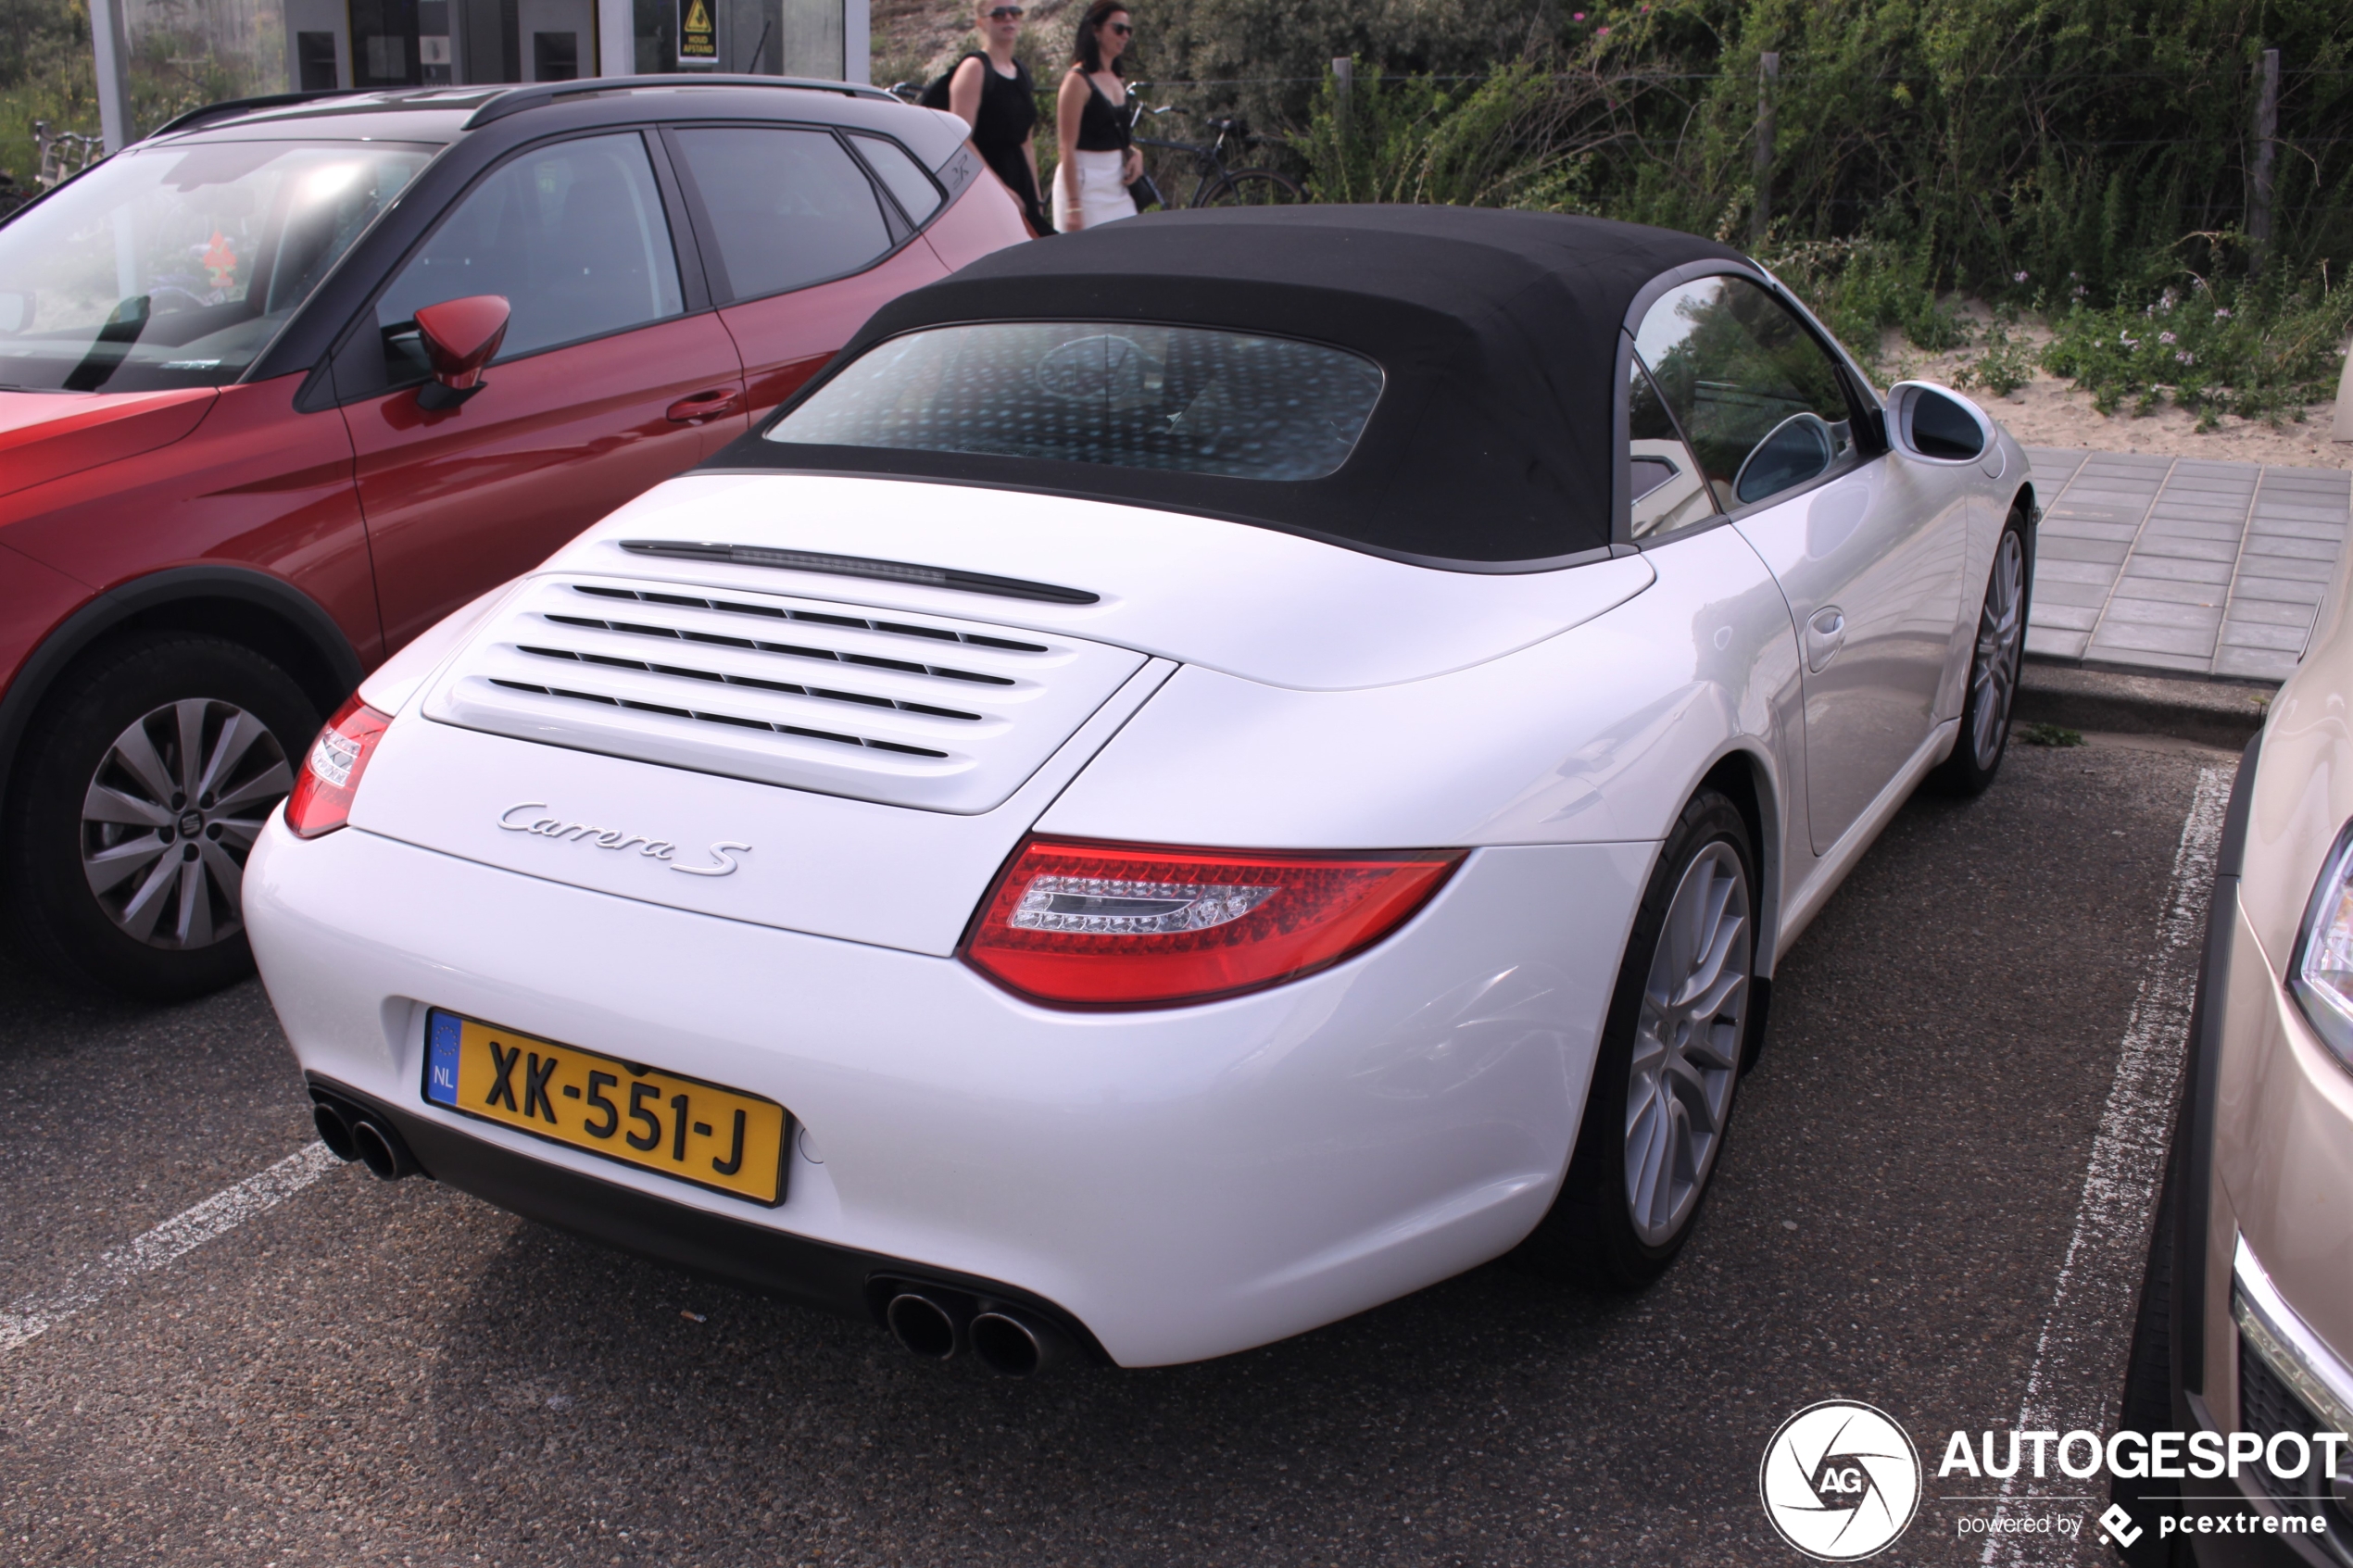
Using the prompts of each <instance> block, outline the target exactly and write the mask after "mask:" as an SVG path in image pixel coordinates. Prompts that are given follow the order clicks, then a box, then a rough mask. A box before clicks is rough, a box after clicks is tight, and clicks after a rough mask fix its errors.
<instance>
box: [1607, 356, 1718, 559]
mask: <svg viewBox="0 0 2353 1568" xmlns="http://www.w3.org/2000/svg"><path fill="white" fill-rule="evenodd" d="M1626 446H1627V458H1628V465H1629V468H1630V469H1631V470H1632V472H1633V478H1634V511H1633V529H1632V533H1633V536H1634V537H1635V538H1637V539H1650V538H1656V537H1658V536H1659V535H1661V534H1665V533H1674V532H1675V531H1676V530H1677V529H1679V528H1685V527H1689V526H1690V525H1691V524H1692V523H1694V522H1701V521H1705V520H1706V519H1708V518H1711V517H1714V516H1715V515H1716V497H1715V495H1713V494H1712V493H1711V492H1710V491H1709V489H1708V485H1707V480H1706V477H1705V475H1704V474H1702V473H1701V472H1700V467H1699V461H1698V459H1697V458H1693V457H1692V449H1691V448H1690V447H1689V446H1686V445H1683V436H1682V433H1681V432H1680V431H1678V430H1677V429H1676V428H1675V421H1674V420H1671V419H1669V418H1668V417H1667V405H1666V403H1665V402H1664V401H1663V400H1662V399H1661V398H1660V397H1659V395H1658V388H1657V387H1656V386H1655V385H1654V384H1652V382H1651V378H1650V372H1648V371H1647V370H1643V369H1642V362H1641V361H1640V360H1636V361H1635V362H1634V364H1633V366H1632V368H1631V369H1630V370H1629V371H1628V373H1627V378H1626Z"/></svg>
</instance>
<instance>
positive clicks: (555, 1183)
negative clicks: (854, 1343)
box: [306, 1073, 1109, 1361]
mask: <svg viewBox="0 0 2353 1568" xmlns="http://www.w3.org/2000/svg"><path fill="white" fill-rule="evenodd" d="M306 1076H307V1077H308V1081H309V1083H310V1085H311V1087H312V1089H313V1090H314V1091H317V1092H321V1093H323V1094H325V1095H326V1096H328V1097H331V1098H333V1099H336V1100H340V1101H343V1102H345V1103H346V1104H349V1105H351V1106H354V1107H356V1108H358V1109H359V1110H364V1111H366V1112H368V1113H369V1114H371V1115H373V1116H375V1117H378V1118H380V1119H382V1120H383V1121H384V1122H385V1123H389V1124H390V1125H391V1126H392V1128H393V1129H394V1130H395V1131H396V1132H397V1133H398V1134H399V1135H400V1137H401V1140H402V1141H403V1142H404V1143H406V1144H407V1145H408V1146H409V1152H410V1153H412V1154H414V1155H415V1156H416V1158H417V1163H418V1164H419V1165H421V1166H422V1167H423V1173H424V1174H425V1175H427V1176H430V1177H432V1178H433V1179H434V1180H435V1181H437V1182H440V1183H441V1184H442V1185H445V1186H453V1187H456V1188H457V1189H458V1190H459V1191H460V1192H464V1193H471V1194H472V1196H474V1197H476V1198H481V1199H482V1200H483V1201H484V1203H488V1204H493V1205H495V1206H497V1208H500V1209H504V1210H507V1211H508V1212H510V1213H513V1214H520V1215H522V1217H523V1218H524V1219H526V1220H535V1221H537V1222H538V1223H541V1224H543V1225H550V1226H553V1227H554V1228H555V1229H557V1230H561V1231H570V1232H572V1233H573V1235H575V1236H585V1237H587V1238H588V1239H589V1240H591V1241H597V1242H601V1243H603V1244H604V1245H605V1246H607V1247H611V1248H617V1249H619V1250H621V1251H623V1252H630V1253H635V1255H636V1256H638V1257H640V1258H650V1259H652V1260H653V1261H656V1262H659V1263H667V1264H669V1265H671V1266H672V1267H673V1268H677V1269H683V1270H685V1271H686V1272H687V1273H693V1274H698V1275H700V1276H702V1277H703V1278H705V1279H715V1280H719V1281H722V1282H724V1283H725V1284H728V1285H734V1286H743V1287H745V1288H746V1289H749V1290H756V1291H759V1292H760V1293H761V1294H762V1295H765V1296H774V1297H776V1298H780V1299H782V1300H786V1301H790V1302H793V1303H795V1304H796V1305H798V1306H803V1307H813V1308H815V1309H817V1310H818V1311H825V1312H834V1313H838V1314H840V1315H841V1316H844V1317H855V1318H867V1319H871V1320H873V1321H875V1322H876V1323H879V1322H880V1321H881V1316H882V1309H883V1307H884V1306H885V1305H887V1302H886V1301H884V1300H883V1299H882V1298H881V1295H882V1293H881V1292H879V1291H878V1290H877V1286H879V1285H880V1284H881V1283H882V1282H884V1281H889V1280H910V1279H920V1280H923V1281H926V1282H929V1283H933V1284H938V1285H947V1286H956V1287H958V1288H960V1289H963V1290H965V1291H968V1292H970V1293H971V1294H972V1295H973V1296H975V1297H978V1298H986V1299H988V1300H990V1301H1001V1302H1004V1303H1007V1304H1009V1305H1015V1306H1021V1307H1026V1308H1027V1309H1028V1310H1029V1311H1033V1312H1036V1313H1038V1314H1039V1315H1041V1316H1043V1317H1045V1318H1047V1319H1048V1320H1050V1321H1051V1322H1053V1323H1058V1324H1060V1325H1061V1327H1062V1328H1063V1332H1064V1333H1066V1334H1068V1335H1070V1336H1071V1338H1072V1340H1073V1342H1074V1343H1076V1344H1077V1345H1078V1346H1080V1347H1081V1348H1083V1349H1084V1350H1085V1351H1086V1352H1087V1353H1088V1355H1089V1356H1091V1357H1092V1358H1093V1359H1095V1360H1097V1361H1107V1360H1109V1358H1108V1357H1107V1356H1105V1355H1104V1354H1103V1350H1102V1347H1101V1346H1100V1345H1097V1344H1096V1343H1095V1340H1094V1336H1092V1335H1091V1334H1088V1332H1087V1331H1086V1327H1085V1325H1084V1324H1082V1323H1079V1322H1078V1321H1077V1320H1076V1319H1075V1318H1073V1317H1072V1316H1071V1315H1070V1314H1069V1313H1068V1312H1065V1311H1063V1310H1062V1309H1061V1308H1060V1307H1058V1306H1056V1305H1055V1304H1054V1303H1053V1302H1051V1301H1044V1300H1040V1299H1039V1298H1037V1297H1035V1296H1032V1295H1030V1294H1029V1293H1028V1292H1026V1291H1023V1290H1018V1289H1015V1288H1013V1286H1007V1285H1004V1284H1002V1283H1000V1282H999V1281H996V1280H985V1279H977V1278H974V1277H972V1276H970V1275H963V1274H957V1273H950V1272H946V1271H942V1270H938V1269H934V1268H930V1267H927V1266H925V1265H922V1264H918V1263H913V1262H910V1261H907V1260H906V1259H903V1258H887V1257H885V1256H883V1255H882V1254H880V1253H876V1252H864V1251H861V1250H859V1249H858V1248H851V1247H837V1246H834V1245H832V1244H830V1243H827V1242H823V1241H812V1240H811V1239H809V1238H808V1237H807V1236H795V1235H793V1234H792V1233H791V1232H789V1231H781V1230H777V1229H775V1228H774V1227H772V1226H768V1225H760V1224H750V1223H746V1222H744V1221H742V1220H738V1219H732V1218H730V1217H729V1216H727V1215H725V1214H716V1213H711V1212H710V1211H709V1210H700V1209H691V1208H687V1207H685V1206H683V1205H680V1204H677V1203H673V1202H671V1201H669V1200H668V1199H667V1198H662V1197H658V1196H656V1195H654V1194H650V1193H645V1192H640V1191H638V1190H636V1189H635V1188H634V1187H628V1186H623V1185H620V1184H619V1183H617V1182H609V1181H600V1180H598V1178H596V1177H594V1176H590V1175H587V1174H585V1173H581V1172H578V1171H568V1170H565V1169H563V1168H562V1167H560V1166H553V1165H550V1164H548V1163H547V1161H546V1160H535V1159H533V1158H532V1157H530V1156H528V1155H524V1154H519V1153H517V1152H515V1151H514V1150H512V1149H508V1148H500V1147H498V1146H497V1144H493V1143H490V1142H488V1141H486V1140H484V1139H483V1138H479V1137H474V1136H471V1135H469V1134H467V1133H464V1132H461V1131H459V1129H458V1128H456V1127H453V1126H450V1125H449V1124H447V1123H446V1122H444V1121H442V1120H440V1119H437V1118H434V1117H429V1116H426V1115H423V1114H422V1113H420V1112H419V1111H418V1110H416V1109H415V1108H414V1107H412V1106H410V1105H407V1104H396V1103H393V1102H391V1101H388V1100H384V1099H379V1098H376V1097H374V1096H373V1095H369V1094H363V1093H361V1092H360V1091H359V1090H358V1089H355V1088H353V1087H351V1085H348V1084H339V1083H336V1082H335V1081H334V1080H333V1079H332V1078H328V1077H325V1076H322V1075H321V1074H319V1073H308V1074H307V1075H306Z"/></svg>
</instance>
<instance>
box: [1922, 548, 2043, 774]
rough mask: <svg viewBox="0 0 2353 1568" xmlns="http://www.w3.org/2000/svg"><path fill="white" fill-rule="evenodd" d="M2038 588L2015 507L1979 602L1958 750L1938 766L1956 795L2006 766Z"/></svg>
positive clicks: (1954, 744) (1955, 740)
mask: <svg viewBox="0 0 2353 1568" xmlns="http://www.w3.org/2000/svg"><path fill="white" fill-rule="evenodd" d="M2032 592H2033V583H2032V574H2031V573H2030V572H2029V571H2028V570H2027V554H2026V516H2025V514H2024V513H2022V512H2020V511H2018V510H2016V509H2012V511H2011V512H2010V515H2009V521H2007V522H2005V523H2004V524H2003V525H2002V533H2001V537H2000V538H1999V539H1997V540H1995V541H1994V566H1993V570H1992V571H1989V572H1988V573H1987V574H1986V581H1985V599H1984V602H1983V603H1982V605H1980V606H1979V607H1978V612H1977V641H1976V643H1975V645H1974V646H1973V648H1972V650H1971V652H1970V655H1969V696H1968V698H1967V700H1966V701H1965V702H1964V703H1963V704H1962V706H1961V733H1960V734H1958V735H1957V736H1956V737H1955V738H1954V741H1953V755H1952V756H1950V757H1948V758H1946V759H1944V763H1943V764H1942V765H1941V766H1939V767H1938V769H1937V770H1936V774H1935V778H1936V782H1937V784H1938V785H1939V786H1940V787H1942V788H1943V789H1944V790H1945V791H1946V792H1947V793H1949V794H1953V795H1982V794H1984V793H1985V791H1986V789H1987V788H1988V787H1989V786H1990V785H1991V784H1993V783H1994V774H1996V773H1998V772H2000V771H2002V758H2003V755H2004V754H2005V753H2006V752H2007V750H2008V749H2009V744H2010V720H2011V718H2012V717H2013V715H2014V714H2015V712H2016V710H2017V707H2018V678H2019V671H2020V666H2021V664H2022V663H2023V662H2024V660H2025V658H2026V615H2027V609H2028V608H2029V607H2028V600H2029V597H2030V596H2031V595H2032Z"/></svg>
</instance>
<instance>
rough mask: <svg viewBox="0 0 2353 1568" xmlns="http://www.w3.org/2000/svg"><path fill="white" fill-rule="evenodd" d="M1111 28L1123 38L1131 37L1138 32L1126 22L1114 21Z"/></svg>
mask: <svg viewBox="0 0 2353 1568" xmlns="http://www.w3.org/2000/svg"><path fill="white" fill-rule="evenodd" d="M1111 30H1112V31H1114V32H1115V33H1117V34H1119V36H1121V37H1122V38H1131V37H1133V36H1135V32H1136V30H1135V29H1134V28H1132V27H1130V26H1128V25H1127V23H1126V22H1114V23H1112V24H1111Z"/></svg>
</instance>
